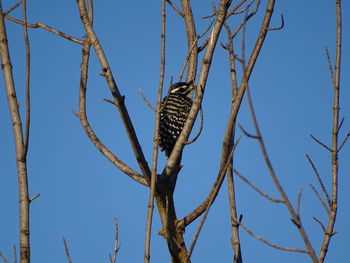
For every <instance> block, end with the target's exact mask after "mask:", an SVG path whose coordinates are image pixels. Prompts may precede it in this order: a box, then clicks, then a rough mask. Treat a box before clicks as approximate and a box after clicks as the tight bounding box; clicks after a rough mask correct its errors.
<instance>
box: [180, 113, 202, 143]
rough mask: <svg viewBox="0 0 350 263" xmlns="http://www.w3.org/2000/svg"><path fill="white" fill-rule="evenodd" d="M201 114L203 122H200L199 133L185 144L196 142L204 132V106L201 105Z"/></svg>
mask: <svg viewBox="0 0 350 263" xmlns="http://www.w3.org/2000/svg"><path fill="white" fill-rule="evenodd" d="M199 115H200V119H201V122H200V124H199V131H198V133H197V135H196V136H194V138H193V139H191V140H189V141H186V142H185V144H192V143H194V142H195V141H196V140H197V139H198V138H199V136H200V135H201V133H202V130H203V122H204V117H203V108H202V107H200V109H199Z"/></svg>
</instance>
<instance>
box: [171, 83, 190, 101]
mask: <svg viewBox="0 0 350 263" xmlns="http://www.w3.org/2000/svg"><path fill="white" fill-rule="evenodd" d="M194 87H195V86H194V84H193V81H190V82H177V83H175V84H173V85H172V86H171V88H170V93H180V94H183V95H186V96H187V97H192V92H193V90H194Z"/></svg>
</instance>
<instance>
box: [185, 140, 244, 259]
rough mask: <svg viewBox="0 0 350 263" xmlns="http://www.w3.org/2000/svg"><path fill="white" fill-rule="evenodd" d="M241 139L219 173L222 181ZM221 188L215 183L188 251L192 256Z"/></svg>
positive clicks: (219, 179)
mask: <svg viewBox="0 0 350 263" xmlns="http://www.w3.org/2000/svg"><path fill="white" fill-rule="evenodd" d="M239 140H240V138H238V140H237V141H236V143H235V144H234V145H233V147H232V149H231V152H230V154H229V156H228V158H227V161H226V164H225V166H224V168H223V169H222V170H221V171H220V173H219V175H218V179H217V181H221V182H222V181H223V180H224V178H225V175H226V171H227V168H228V167H229V165H230V163H231V158H232V156H233V153H234V151H235V149H236V147H237V145H238V143H239ZM220 188H221V184H216V185H214V187H213V190H212V193H211V195H210V198H209V202H208V206H207V207H206V209H205V212H204V214H203V216H202V219H201V221H200V223H199V226H198V228H197V231H196V233H195V235H194V237H193V240H192V243H191V246H190V249H189V252H188V253H189V255H190V257H191V254H192V252H193V249H194V246H195V245H196V242H197V239H198V237H199V234H200V232H201V230H202V227H203V225H204V222H205V220H206V218H207V215H208V213H209V209H210V207H211V205H212V204H213V202H214V200H215V198H216V196H217V194H218V192H219V190H220Z"/></svg>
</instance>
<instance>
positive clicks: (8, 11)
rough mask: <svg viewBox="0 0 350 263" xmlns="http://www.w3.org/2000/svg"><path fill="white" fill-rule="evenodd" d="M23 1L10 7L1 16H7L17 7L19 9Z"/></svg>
mask: <svg viewBox="0 0 350 263" xmlns="http://www.w3.org/2000/svg"><path fill="white" fill-rule="evenodd" d="M22 2H23V0H20V1H18V2H17V3H16V4H15V5H14V6H12V7H10V8H9V9H7V10H6V11H4V12H3V15H4V16H6V15H7V14H9V13H11V12H12V11H13V10H15V9H16V8H17V7H19V6H20V5H21V4H22Z"/></svg>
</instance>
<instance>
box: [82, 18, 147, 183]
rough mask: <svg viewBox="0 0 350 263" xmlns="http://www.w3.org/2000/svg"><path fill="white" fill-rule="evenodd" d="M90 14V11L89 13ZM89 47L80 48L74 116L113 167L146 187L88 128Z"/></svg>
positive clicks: (143, 179)
mask: <svg viewBox="0 0 350 263" xmlns="http://www.w3.org/2000/svg"><path fill="white" fill-rule="evenodd" d="M91 13H92V11H91ZM90 46H91V44H90V43H89V41H85V42H84V45H83V48H82V62H81V72H80V88H79V114H76V115H77V116H78V118H79V119H80V122H81V125H82V126H83V128H84V130H85V133H86V134H87V135H88V137H89V139H90V141H91V142H92V143H93V144H94V145H95V147H96V148H97V149H98V150H99V151H100V152H101V153H102V154H103V155H104V156H105V157H106V158H107V159H108V160H109V161H110V162H111V163H113V164H114V165H115V166H117V167H118V168H119V169H120V170H121V171H122V172H124V173H125V174H127V175H128V176H130V177H131V178H132V179H134V180H135V181H137V182H139V183H141V184H143V185H147V182H146V180H145V178H144V177H143V176H142V175H140V174H138V173H137V172H136V171H134V170H133V169H131V168H130V167H129V166H127V165H126V164H125V163H124V162H122V161H121V160H120V159H119V158H118V157H116V156H115V155H114V154H113V153H112V152H111V151H110V150H109V149H108V148H107V147H106V146H105V145H104V144H103V143H102V142H101V141H100V139H99V138H98V137H97V135H96V134H95V132H94V131H93V129H92V128H91V126H90V123H89V121H88V118H87V114H86V92H87V79H88V64H89V57H90Z"/></svg>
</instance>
